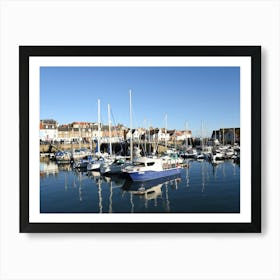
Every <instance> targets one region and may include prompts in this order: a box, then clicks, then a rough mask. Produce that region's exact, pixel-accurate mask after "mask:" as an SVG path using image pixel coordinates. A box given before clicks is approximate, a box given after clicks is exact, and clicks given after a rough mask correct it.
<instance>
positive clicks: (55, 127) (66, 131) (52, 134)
mask: <svg viewBox="0 0 280 280" xmlns="http://www.w3.org/2000/svg"><path fill="white" fill-rule="evenodd" d="M99 133H100V135H99ZM98 137H100V138H102V141H103V142H109V126H108V125H103V124H100V132H99V128H98V123H90V122H73V123H70V124H63V125H59V124H58V123H57V121H55V120H41V121H40V141H44V142H45V141H48V142H49V141H66V142H80V141H86V142H90V141H94V140H97V139H98ZM131 137H132V139H133V140H134V141H140V140H145V139H146V140H150V141H172V140H176V141H180V140H185V139H187V138H191V137H192V134H191V131H190V130H187V131H178V130H167V131H166V130H165V129H164V128H159V129H158V128H156V129H149V130H146V129H144V128H138V129H132V130H130V129H128V128H127V127H125V126H123V125H121V124H118V125H116V126H112V127H111V141H112V142H119V141H124V140H129V139H131Z"/></svg>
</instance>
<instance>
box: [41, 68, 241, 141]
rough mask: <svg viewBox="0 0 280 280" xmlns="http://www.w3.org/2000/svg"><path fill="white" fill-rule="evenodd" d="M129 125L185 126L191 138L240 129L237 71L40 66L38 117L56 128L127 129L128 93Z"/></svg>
mask: <svg viewBox="0 0 280 280" xmlns="http://www.w3.org/2000/svg"><path fill="white" fill-rule="evenodd" d="M130 89H131V90H132V111H133V127H134V128H136V127H144V126H145V125H146V126H148V125H149V126H153V127H164V126H165V121H164V119H165V114H167V128H168V129H185V123H186V122H187V124H188V128H189V129H191V130H192V132H193V135H195V136H199V135H200V133H201V122H203V126H204V134H206V133H207V132H208V134H210V133H211V132H212V130H213V129H219V128H221V127H240V68H239V67H41V69H40V119H49V118H52V119H55V120H57V121H58V123H59V124H67V123H71V122H73V121H88V122H96V121H97V100H98V99H100V103H101V121H102V122H103V123H104V124H107V123H108V113H107V106H108V103H110V105H111V110H112V114H113V117H112V122H113V124H117V123H122V124H124V125H127V126H128V127H129V121H130V120H129V90H130Z"/></svg>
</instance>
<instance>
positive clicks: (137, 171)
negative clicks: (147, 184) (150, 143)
mask: <svg viewBox="0 0 280 280" xmlns="http://www.w3.org/2000/svg"><path fill="white" fill-rule="evenodd" d="M181 171H182V167H181V166H178V165H175V164H172V165H170V164H167V163H164V162H163V160H162V159H160V158H149V157H141V158H138V159H137V161H135V162H134V163H133V165H129V166H126V167H125V168H124V169H122V172H123V173H124V174H127V175H129V177H130V178H131V179H132V180H133V181H148V180H154V179H158V178H161V177H167V176H172V175H176V174H180V173H181Z"/></svg>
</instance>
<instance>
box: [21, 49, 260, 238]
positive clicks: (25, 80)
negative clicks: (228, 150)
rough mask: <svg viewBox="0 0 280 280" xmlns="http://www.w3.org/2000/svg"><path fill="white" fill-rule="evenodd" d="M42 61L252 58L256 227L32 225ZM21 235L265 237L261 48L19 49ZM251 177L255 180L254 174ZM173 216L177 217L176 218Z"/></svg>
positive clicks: (253, 213) (253, 208) (253, 222)
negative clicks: (35, 76) (33, 110)
mask: <svg viewBox="0 0 280 280" xmlns="http://www.w3.org/2000/svg"><path fill="white" fill-rule="evenodd" d="M36 56H46V57H47V56H62V57H69V56H102V57H104V56H105V57H111V56H124V57H125V56H158V57H161V56H195V57H206V56H210V57H217V56H218V57H219V56H230V57H232V56H241V57H243V56H246V57H250V58H251V174H250V176H251V186H248V187H250V188H251V222H250V223H215V222H209V223H199V222H198V223H32V222H30V221H29V193H30V191H31V190H30V189H29V180H30V177H29V171H30V170H29V165H30V162H29V152H30V150H29V149H30V148H29V100H30V96H29V78H30V77H29V62H30V57H36ZM19 86H20V88H19V103H20V105H19V116H20V143H19V145H20V166H19V168H20V189H19V191H20V232H21V233H35V232H36V233H40V232H42V233H43V232H44V233H46V232H48V233H62V232H63V233H68V232H69V233H70V232H72V233H73V232H79V233H83V232H84V233H86V232H87V233H101V232H102V233H187V232H189V233H203V232H205V233H210V232H212V233H214V232H219V233H237V232H239V233H242V232H244V233H246V232H254V233H259V232H261V46H19ZM248 176H249V175H248ZM171 215H172V214H171Z"/></svg>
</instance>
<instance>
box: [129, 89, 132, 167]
mask: <svg viewBox="0 0 280 280" xmlns="http://www.w3.org/2000/svg"><path fill="white" fill-rule="evenodd" d="M129 114H130V160H131V162H132V160H133V140H132V100H131V89H130V90H129Z"/></svg>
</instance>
